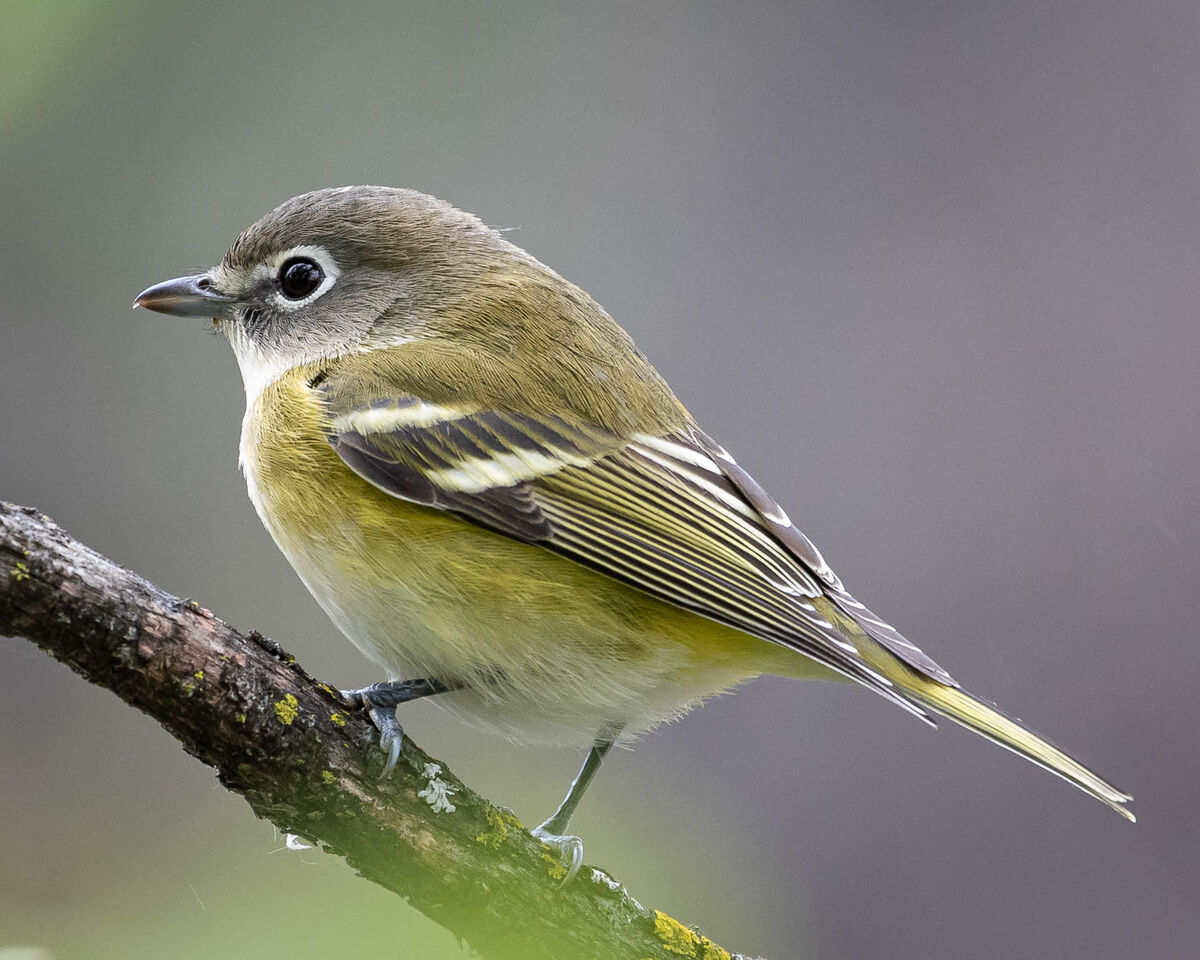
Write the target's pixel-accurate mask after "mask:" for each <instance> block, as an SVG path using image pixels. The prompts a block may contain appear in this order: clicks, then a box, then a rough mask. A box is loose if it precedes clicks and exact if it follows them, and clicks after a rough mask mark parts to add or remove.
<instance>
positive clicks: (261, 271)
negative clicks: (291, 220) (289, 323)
mask: <svg viewBox="0 0 1200 960" xmlns="http://www.w3.org/2000/svg"><path fill="white" fill-rule="evenodd" d="M297 257H302V258H304V259H306V260H311V261H313V263H315V264H316V265H317V266H318V267H320V268H321V272H322V273H323V274H324V275H325V276H324V278H323V279H322V280H321V283H320V285H319V286H318V287H317V289H315V290H314V291H313V292H312V293H310V294H309V295H308V296H307V297H304V298H303V299H301V300H289V299H288V298H287V297H285V296H284V295H283V293H282V292H281V291H280V290H276V291H275V293H274V294H273V296H272V299H273V300H274V301H275V306H277V307H279V309H281V310H287V311H294V310H302V309H303V308H304V307H307V306H308V305H309V304H310V303H312V302H313V301H314V300H317V299H319V298H321V297H323V296H324V295H325V294H326V293H328V292H329V289H330V288H331V287H332V286H333V285H334V283H336V282H337V278H338V277H339V276H341V270H339V269H338V265H337V261H336V260H334V259H333V254H331V253H330V252H329V251H328V250H326V249H325V248H324V247H316V246H310V245H304V246H299V247H292V248H291V249H289V250H282V251H280V252H279V253H277V254H275V255H274V256H273V257H271V258H270V259H269V260H267V261H266V262H264V263H260V264H259V265H258V266H257V267H255V268H254V278H255V280H267V279H269V280H270V282H271V283H274V282H275V281H276V279H277V278H278V276H279V268H280V267H282V266H283V265H284V264H285V263H287V261H289V260H293V259H295V258H297Z"/></svg>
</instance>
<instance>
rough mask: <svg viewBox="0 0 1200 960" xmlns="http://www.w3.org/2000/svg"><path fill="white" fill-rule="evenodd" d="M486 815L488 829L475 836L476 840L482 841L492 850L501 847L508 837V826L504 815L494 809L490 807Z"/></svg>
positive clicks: (477, 841)
mask: <svg viewBox="0 0 1200 960" xmlns="http://www.w3.org/2000/svg"><path fill="white" fill-rule="evenodd" d="M484 816H485V817H486V818H487V829H486V830H484V831H483V832H482V833H480V834H478V835H477V836H476V837H475V842H476V843H482V844H483V845H484V846H485V847H489V848H491V849H492V850H496V849H499V847H500V845H501V844H502V843H504V840H505V838H507V837H508V826H507V824H505V822H504V817H502V816H501V815H500V813H499V812H498V811H496V810H492V809H489V810H488V812H487V813H486V814H484Z"/></svg>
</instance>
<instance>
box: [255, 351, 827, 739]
mask: <svg viewBox="0 0 1200 960" xmlns="http://www.w3.org/2000/svg"><path fill="white" fill-rule="evenodd" d="M313 372H314V371H312V370H309V369H307V368H297V369H296V370H293V371H291V372H290V373H288V374H286V375H285V376H283V377H282V378H281V379H279V380H277V381H276V382H275V383H274V384H272V385H270V386H269V387H267V388H266V389H265V390H264V391H263V392H262V393H261V394H260V395H259V397H257V398H256V399H255V400H253V401H252V403H251V405H250V407H249V409H248V410H247V414H246V419H245V422H244V424H243V431H242V448H241V460H242V465H243V469H244V471H245V473H246V479H247V484H248V487H249V491H250V497H251V499H252V500H253V502H254V505H255V507H256V509H257V510H258V513H259V516H260V517H261V518H262V520H263V523H264V524H265V525H266V527H267V529H268V531H270V533H271V535H272V537H273V538H274V539H275V542H276V543H277V544H278V545H279V547H280V549H281V550H282V551H283V553H284V555H285V556H286V557H287V558H288V560H289V561H290V562H291V564H292V566H293V567H294V568H295V569H296V572H297V573H298V574H299V575H300V578H301V579H302V580H303V581H304V583H305V585H306V586H307V587H308V589H309V590H310V591H311V592H312V594H313V596H314V597H315V598H316V599H317V601H318V603H320V604H321V606H322V607H323V608H324V609H325V611H326V612H327V613H328V614H329V616H330V618H331V619H332V620H333V621H334V623H335V624H336V625H337V626H338V628H339V629H340V630H341V631H342V632H343V633H345V634H346V636H347V637H349V638H350V639H351V640H352V641H353V642H354V643H355V644H356V645H357V646H358V647H359V648H360V649H361V650H362V651H363V652H364V653H366V654H367V655H368V656H370V657H372V658H373V659H375V660H376V661H378V662H379V663H381V664H382V665H383V666H384V667H385V668H386V670H387V671H388V672H389V675H391V676H396V677H398V676H405V677H409V678H412V677H432V678H438V679H455V680H462V681H466V682H467V683H468V684H469V685H470V686H472V687H473V688H474V689H473V692H465V693H463V694H452V695H445V696H446V697H449V699H450V703H451V705H452V706H456V707H457V708H458V709H459V710H460V711H461V712H463V713H466V714H468V715H472V716H475V717H476V718H478V719H482V720H484V721H485V722H487V723H489V724H490V725H493V726H498V727H501V728H502V729H504V730H505V731H506V732H508V733H509V734H510V735H512V736H514V737H519V738H526V739H541V740H547V739H548V740H554V741H572V742H574V741H576V740H580V739H583V740H586V739H587V738H590V737H591V736H592V735H593V734H594V733H595V732H596V730H597V729H599V727H600V726H601V725H603V724H611V723H624V724H626V727H627V729H628V730H629V731H630V733H632V734H637V733H640V732H642V731H644V730H646V729H648V728H649V727H651V726H653V725H654V724H655V723H657V722H659V721H661V720H664V719H669V718H672V717H676V716H678V715H679V714H681V713H682V712H684V711H685V710H687V709H689V708H690V707H691V706H693V705H695V704H696V703H698V702H699V701H700V700H701V699H703V698H704V697H707V696H710V695H712V694H714V693H717V692H720V691H721V690H724V689H727V688H729V687H731V686H733V685H734V684H736V683H738V682H741V681H742V680H745V679H747V678H749V677H752V676H754V675H756V674H758V673H762V672H773V673H787V674H790V675H803V674H805V673H807V672H809V669H810V668H809V661H807V658H804V657H801V656H798V655H797V654H795V653H793V652H791V651H787V650H783V649H781V648H779V647H777V646H775V645H773V644H769V643H766V642H764V641H761V640H758V639H756V638H753V637H750V636H748V635H746V634H743V633H741V632H739V631H736V630H733V629H730V628H728V627H724V626H721V625H719V624H716V623H712V622H710V621H708V620H705V619H703V618H700V617H697V616H695V615H694V614H691V613H688V612H686V611H684V610H681V609H678V608H676V607H673V606H670V605H669V604H666V603H663V602H661V601H658V600H656V599H654V598H652V597H650V596H648V595H647V594H644V593H642V592H640V591H638V590H635V589H633V588H631V587H627V586H625V585H624V584H621V583H619V582H617V581H614V580H611V579H609V578H607V577H604V576H602V575H601V574H598V573H595V572H593V571H591V570H589V569H587V568H585V567H582V566H579V565H578V564H575V563H573V562H572V561H570V560H566V559H564V558H562V557H559V556H558V555H556V554H553V553H551V552H549V551H547V550H544V549H542V548H540V547H536V546H531V545H529V544H524V543H520V542H518V541H515V540H512V539H510V538H508V537H504V536H501V535H499V534H495V533H491V532H489V531H487V530H484V529H482V528H479V527H476V526H474V525H472V524H469V523H466V522H465V521H462V520H460V519H458V518H457V517H455V516H453V515H450V514H447V513H443V512H441V511H438V510H435V509H432V508H428V507H423V506H419V505H415V504H411V503H408V502H406V501H403V500H399V499H397V498H395V497H392V496H390V495H388V494H386V493H384V492H382V491H380V490H378V489H377V488H375V487H374V486H372V485H371V484H369V483H367V482H366V481H365V480H362V479H361V478H360V477H358V476H357V475H356V474H354V473H353V472H352V471H351V470H350V469H349V468H347V467H346V466H345V465H344V464H343V463H342V461H341V460H340V459H339V458H338V456H337V455H336V453H335V452H334V451H333V449H332V447H331V446H330V445H329V443H328V442H327V441H326V439H325V429H324V426H325V425H324V420H323V409H322V405H321V401H320V398H319V395H318V394H317V392H316V391H315V390H313V389H311V388H310V387H309V386H308V381H309V378H310V377H311V376H312V374H313ZM812 666H813V668H815V665H812ZM439 699H441V698H439Z"/></svg>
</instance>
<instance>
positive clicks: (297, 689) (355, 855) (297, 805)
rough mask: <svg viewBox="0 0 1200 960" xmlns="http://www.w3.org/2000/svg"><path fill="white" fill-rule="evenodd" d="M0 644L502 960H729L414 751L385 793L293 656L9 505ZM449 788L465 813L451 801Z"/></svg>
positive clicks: (1, 530)
mask: <svg viewBox="0 0 1200 960" xmlns="http://www.w3.org/2000/svg"><path fill="white" fill-rule="evenodd" d="M0 635H4V636H15V637H24V638H26V639H28V640H31V641H32V642H33V643H35V644H37V645H38V646H39V647H40V648H41V649H42V650H44V651H45V652H46V653H48V654H50V656H52V657H54V658H55V659H57V660H61V661H62V662H63V663H65V664H67V666H69V667H70V668H71V669H72V670H74V671H75V672H76V673H78V674H80V675H81V676H83V677H85V678H86V679H88V680H90V681H91V682H92V683H95V684H98V685H100V686H102V687H105V688H107V689H109V690H111V691H113V693H115V694H116V695H117V696H119V697H120V698H121V699H122V700H124V701H125V702H126V703H129V704H131V705H133V706H135V707H137V708H138V709H139V710H141V711H143V712H144V713H147V714H149V715H150V716H151V717H153V718H154V719H155V720H157V721H158V722H159V723H160V724H162V726H163V727H165V728H166V729H167V730H168V731H169V732H170V733H171V734H172V735H173V736H174V737H175V738H176V739H178V740H179V742H180V743H181V744H183V747H184V749H185V750H187V752H188V753H190V754H192V755H193V756H194V757H196V758H197V759H199V760H201V761H203V762H204V763H206V764H209V765H210V766H212V767H215V768H216V770H217V777H218V778H219V779H220V781H221V783H222V784H223V785H224V786H225V787H226V788H227V789H229V790H232V791H234V792H236V793H239V794H241V795H242V796H243V797H245V798H246V800H247V802H248V803H249V804H250V807H251V809H253V810H254V812H255V813H256V814H257V815H258V816H260V817H264V818H266V819H268V820H270V821H271V822H272V823H274V824H275V825H276V826H278V827H279V828H280V829H281V830H283V831H285V832H287V833H292V834H299V835H300V836H302V837H305V838H306V839H308V840H310V841H312V842H316V843H319V844H320V846H321V847H322V848H323V849H324V850H326V851H327V852H329V853H333V854H336V855H337V856H340V857H344V858H345V859H346V861H347V862H348V863H350V864H351V865H352V866H354V867H355V868H356V869H357V870H358V871H359V872H360V873H361V874H362V875H363V876H364V877H366V878H367V879H369V880H373V881H374V882H375V883H378V884H380V885H381V886H383V887H386V888H387V889H389V890H391V891H393V892H395V893H398V894H400V895H401V896H402V897H404V898H406V899H407V900H408V901H409V902H410V903H411V904H412V905H413V906H414V907H416V908H417V909H418V910H420V911H421V912H422V913H424V914H426V915H427V916H429V917H431V918H432V919H434V920H436V921H437V922H438V923H440V924H442V925H443V926H445V927H446V928H448V929H449V930H450V931H452V932H453V933H455V934H457V935H458V936H459V937H460V938H461V939H462V940H464V941H466V942H468V943H470V944H471V945H472V946H473V947H474V948H475V949H476V950H477V951H478V952H479V953H480V954H481V955H482V956H484V957H487V958H489V960H509V958H518V957H519V958H521V960H530V958H540V957H547V958H555V960H559V958H571V957H580V958H584V957H586V958H588V960H610V958H611V960H634V958H637V960H642V958H657V960H679V958H680V957H690V958H693V960H718V958H720V960H729V958H730V954H729V953H728V952H727V951H725V950H724V949H722V948H721V947H718V946H717V945H716V944H714V943H712V941H710V940H708V939H707V938H705V937H701V936H699V935H697V934H696V933H694V932H692V931H691V930H689V929H688V928H686V927H684V926H683V925H681V924H680V923H679V922H678V921H676V920H673V919H671V918H670V917H668V916H666V915H665V914H662V913H660V912H658V911H655V910H647V909H646V908H644V907H643V906H642V905H641V904H639V903H638V902H637V901H636V900H634V899H633V898H632V897H630V896H629V895H628V893H627V892H626V891H625V889H624V887H623V886H621V885H620V884H619V883H617V882H616V881H615V880H612V879H611V878H609V877H608V876H607V875H606V874H604V873H602V872H600V871H598V870H592V869H589V868H586V867H585V868H584V869H583V870H582V871H581V873H580V875H579V877H578V878H576V879H575V880H573V881H572V882H571V883H569V884H566V885H562V884H561V880H562V877H563V876H564V874H565V872H566V871H565V868H564V867H563V865H562V864H561V863H560V862H559V861H558V859H557V858H556V857H555V856H554V855H553V854H552V853H551V852H550V850H549V848H548V847H546V846H544V845H543V844H541V843H539V842H538V841H537V840H535V839H533V837H531V836H530V835H529V834H528V833H527V832H526V830H525V828H524V827H523V826H522V825H521V823H520V822H519V821H518V820H517V818H516V817H514V816H513V815H512V814H511V813H510V812H508V811H507V810H504V809H502V808H499V807H495V806H492V805H491V804H490V803H488V801H486V800H485V799H483V798H482V797H480V796H479V795H477V794H476V793H474V792H473V791H472V790H471V789H470V788H469V787H467V786H466V785H465V784H463V783H462V782H461V781H459V780H458V779H457V778H456V777H454V776H453V774H451V773H450V772H449V771H448V769H447V768H446V766H445V764H441V763H436V762H435V761H434V760H433V759H432V758H431V757H429V756H428V755H427V754H426V753H425V752H424V751H422V750H421V749H419V748H418V747H417V746H416V745H415V744H413V743H412V741H411V740H407V738H406V742H405V746H404V752H403V755H402V758H401V761H400V763H399V765H398V766H397V768H396V771H395V773H394V774H393V776H392V778H391V779H390V780H387V781H380V779H379V773H380V769H381V767H382V764H383V754H382V753H381V752H380V751H379V749H378V747H377V735H376V732H375V729H374V727H373V726H372V725H371V723H370V721H369V719H367V718H366V715H365V713H364V712H363V711H362V710H361V709H360V708H359V707H358V706H357V705H355V704H351V703H347V702H346V701H343V700H342V699H341V698H340V697H339V695H338V693H337V691H335V690H334V689H333V688H331V687H330V686H329V685H328V684H324V683H320V682H318V681H317V680H316V679H314V678H313V677H312V676H310V675H309V674H308V673H306V672H305V671H304V670H303V669H302V668H301V667H300V666H299V665H298V664H297V663H296V662H295V659H294V658H293V657H290V656H288V655H287V654H286V653H285V652H284V651H283V650H282V649H281V648H280V647H279V645H278V644H276V643H274V642H273V641H271V640H268V639H266V638H264V637H262V636H260V635H259V634H257V633H250V634H248V635H245V634H241V633H239V632H238V631H236V630H234V629H233V628H232V627H230V626H228V625H227V624H225V623H223V622H222V621H220V620H218V619H217V618H216V617H214V616H213V615H212V614H211V613H210V612H209V611H207V610H204V609H202V608H201V607H199V605H197V604H196V603H194V602H191V601H187V600H182V599H180V598H178V597H174V596H171V595H170V594H167V593H165V592H163V591H162V590H159V589H158V588H157V587H155V586H154V585H153V584H151V583H149V582H147V581H146V580H143V579H142V578H141V577H139V576H137V575H136V574H133V573H131V572H129V571H128V570H125V569H123V568H121V567H119V566H117V565H116V564H114V563H113V562H112V561H110V560H108V559H106V558H105V557H103V556H101V555H100V554H98V553H96V552H95V551H94V550H91V549H90V548H88V547H86V546H84V545H83V544H81V543H79V542H78V541H76V540H73V539H72V538H71V537H70V536H68V535H67V534H66V533H65V532H64V531H63V530H62V529H61V528H60V527H58V526H57V525H56V524H55V523H54V522H53V521H51V520H50V518H49V517H46V516H44V515H41V514H39V513H37V511H35V510H32V509H29V508H25V507H17V506H13V505H12V504H8V503H4V502H3V501H0ZM431 764H435V766H436V768H440V769H435V766H431ZM437 783H440V784H442V785H444V787H445V788H446V789H448V794H447V796H448V799H449V801H450V803H451V804H452V806H453V809H452V810H450V809H446V808H445V807H444V804H441V803H436V800H437V795H438V793H439V792H440V791H441V789H442V788H441V787H438V786H436V784H437ZM431 784H435V785H434V786H433V787H432V788H431Z"/></svg>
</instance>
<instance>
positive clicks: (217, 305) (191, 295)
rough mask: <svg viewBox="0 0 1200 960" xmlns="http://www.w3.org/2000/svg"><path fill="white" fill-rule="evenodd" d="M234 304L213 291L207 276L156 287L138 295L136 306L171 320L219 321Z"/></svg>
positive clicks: (193, 277) (135, 301)
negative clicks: (164, 314) (229, 306)
mask: <svg viewBox="0 0 1200 960" xmlns="http://www.w3.org/2000/svg"><path fill="white" fill-rule="evenodd" d="M232 302H233V297H229V296H226V295H225V294H223V293H220V292H219V291H217V290H216V289H215V288H214V287H213V285H212V280H210V279H209V277H208V274H205V273H198V274H196V275H195V276H192V277H176V278H175V279H174V280H164V281H163V282H162V283H156V284H155V285H154V286H152V287H149V288H148V289H146V290H143V291H142V292H141V293H139V294H138V295H137V297H136V299H134V301H133V305H134V307H135V308H137V307H145V308H146V309H147V310H153V311H154V312H155V313H166V314H169V315H170V316H172V317H216V316H219V315H220V314H221V313H222V311H223V308H224V307H225V306H226V304H229V303H232Z"/></svg>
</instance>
